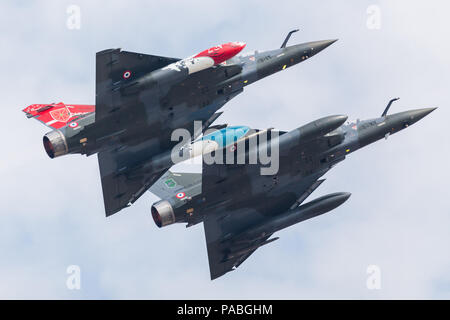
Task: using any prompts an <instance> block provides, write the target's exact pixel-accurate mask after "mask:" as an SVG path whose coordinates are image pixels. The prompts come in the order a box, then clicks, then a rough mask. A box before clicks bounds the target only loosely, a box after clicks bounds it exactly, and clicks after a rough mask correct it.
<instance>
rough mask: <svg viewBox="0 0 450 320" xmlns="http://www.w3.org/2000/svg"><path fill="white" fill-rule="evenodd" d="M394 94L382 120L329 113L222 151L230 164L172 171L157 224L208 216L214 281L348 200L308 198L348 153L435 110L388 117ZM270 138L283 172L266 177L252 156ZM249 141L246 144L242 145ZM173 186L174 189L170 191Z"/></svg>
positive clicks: (160, 190)
mask: <svg viewBox="0 0 450 320" xmlns="http://www.w3.org/2000/svg"><path fill="white" fill-rule="evenodd" d="M394 100H395V99H393V100H391V101H390V102H389V104H388V106H387V107H386V109H385V111H384V112H383V114H382V116H381V117H380V118H375V119H370V120H364V121H359V120H357V121H356V122H348V121H347V117H346V116H343V115H335V116H329V117H325V118H321V119H319V120H316V121H313V122H311V123H308V124H306V125H304V126H302V127H300V128H298V129H295V130H292V131H290V132H281V131H280V132H277V135H275V132H274V131H273V130H272V131H270V132H271V135H270V137H271V139H270V140H266V141H268V142H266V143H261V142H260V143H258V145H257V146H253V148H252V147H251V146H250V143H248V141H249V140H250V138H251V137H254V136H258V137H259V136H261V135H262V134H263V133H265V131H264V130H263V131H253V132H252V133H249V134H248V135H247V136H246V137H244V138H242V139H240V140H238V141H237V142H236V143H235V144H232V145H231V147H226V148H223V149H220V150H216V151H215V152H222V156H223V157H222V159H234V160H235V161H234V162H232V163H231V164H220V163H211V164H207V163H205V162H204V163H203V165H202V173H201V174H200V173H199V174H193V173H190V174H183V173H174V172H170V171H169V172H168V174H167V177H166V178H167V180H166V181H169V182H170V183H166V184H165V185H160V186H156V185H155V187H154V188H152V189H151V190H150V191H152V192H154V193H156V194H157V195H158V194H159V195H161V196H162V197H164V196H165V198H163V200H161V201H158V202H156V203H154V204H153V206H152V208H151V213H152V216H153V219H154V221H155V223H156V225H157V226H158V227H163V226H167V225H170V224H173V223H186V224H187V226H192V225H194V224H197V223H199V222H203V225H204V230H205V237H206V243H207V251H208V258H209V267H210V272H211V279H215V278H217V277H220V276H222V275H223V274H225V273H226V272H228V271H231V270H233V269H235V268H237V267H238V266H239V265H240V264H242V263H243V262H244V261H245V260H246V259H247V258H248V257H249V256H250V255H251V254H252V253H253V252H254V251H255V250H256V249H258V248H259V247H261V246H263V245H266V244H268V243H270V242H272V241H275V240H277V239H278V238H277V237H274V238H271V236H272V235H273V234H274V233H275V232H277V231H280V230H282V229H284V228H287V227H289V226H292V225H294V224H296V223H299V222H301V221H304V220H307V219H310V218H313V217H316V216H318V215H321V214H324V213H326V212H328V211H330V210H333V209H334V208H336V207H338V206H340V205H341V204H343V203H344V202H345V201H346V200H347V199H348V198H349V197H350V193H346V192H338V193H333V194H328V195H326V196H323V197H320V198H317V199H315V200H312V201H310V202H308V203H306V204H303V202H304V201H305V199H306V198H307V197H308V196H309V195H310V194H311V193H312V192H313V191H314V190H315V189H316V188H317V187H318V186H319V185H320V184H321V183H322V182H323V181H324V180H323V179H321V177H322V176H323V175H324V174H325V173H326V172H327V171H328V170H330V169H331V168H332V167H333V166H334V165H336V164H337V163H339V162H341V161H342V160H344V159H345V157H346V156H347V155H348V154H350V153H352V152H354V151H356V150H358V149H360V148H362V147H364V146H366V145H368V144H370V143H372V142H375V141H377V140H380V139H382V138H387V137H388V136H389V135H391V134H393V133H396V132H398V131H400V130H402V129H404V128H406V127H408V126H410V125H412V124H413V123H415V122H417V121H419V120H420V119H422V118H423V117H425V116H426V115H428V114H429V113H430V112H432V111H433V110H434V109H435V108H426V109H416V110H410V111H405V112H400V113H396V114H391V115H387V112H388V109H389V107H390V105H391V103H392V101H394ZM270 137H269V138H270ZM263 140H264V139H263ZM271 142H274V143H276V145H277V146H278V150H279V157H278V160H279V170H278V172H277V173H276V174H272V175H262V174H261V168H262V167H264V166H263V165H261V164H258V163H256V164H249V163H251V161H249V158H250V157H251V155H252V154H256V152H255V151H256V150H258V153H257V154H259V152H260V151H261V150H263V151H264V150H265V151H267V150H268V151H269V153H270V152H271V150H274V149H273V148H274V147H273V146H274V145H275V144H271ZM242 146H244V147H245V148H241V149H240V147H242ZM238 150H245V152H244V155H245V157H244V158H245V162H244V163H242V162H241V164H237V163H238V161H237V158H238V157H239V155H238ZM252 152H253V153H252ZM263 154H264V153H263ZM227 157H230V158H227ZM183 185H184V186H185V188H183V187H181V186H183ZM171 188H173V190H174V191H173V193H172V194H170V193H169V194H168V192H169V191H170V190H171Z"/></svg>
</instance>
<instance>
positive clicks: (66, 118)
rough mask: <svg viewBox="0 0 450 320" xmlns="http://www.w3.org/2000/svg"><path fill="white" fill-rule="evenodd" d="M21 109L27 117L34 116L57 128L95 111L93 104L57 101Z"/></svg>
mask: <svg viewBox="0 0 450 320" xmlns="http://www.w3.org/2000/svg"><path fill="white" fill-rule="evenodd" d="M22 111H23V112H25V113H26V115H27V118H36V119H37V120H39V121H40V122H42V123H43V124H45V125H46V126H48V127H50V128H53V129H59V128H62V127H64V126H66V125H67V124H68V123H69V122H71V121H73V120H75V119H78V118H80V117H84V116H86V115H88V114H90V113H93V112H95V106H94V105H82V104H72V105H68V104H64V103H62V102H59V103H51V104H32V105H30V106H28V107H26V108H25V109H23V110H22Z"/></svg>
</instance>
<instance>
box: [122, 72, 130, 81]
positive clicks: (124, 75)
mask: <svg viewBox="0 0 450 320" xmlns="http://www.w3.org/2000/svg"><path fill="white" fill-rule="evenodd" d="M129 77H131V71H129V70H127V71H125V72H124V73H123V78H124V79H128V78H129Z"/></svg>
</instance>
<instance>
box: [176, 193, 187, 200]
mask: <svg viewBox="0 0 450 320" xmlns="http://www.w3.org/2000/svg"><path fill="white" fill-rule="evenodd" d="M175 197H177V198H178V199H183V198H184V197H186V193H184V192H178V193H177V194H176V196H175Z"/></svg>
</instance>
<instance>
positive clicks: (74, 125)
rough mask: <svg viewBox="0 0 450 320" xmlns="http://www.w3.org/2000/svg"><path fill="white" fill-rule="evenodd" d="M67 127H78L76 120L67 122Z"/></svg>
mask: <svg viewBox="0 0 450 320" xmlns="http://www.w3.org/2000/svg"><path fill="white" fill-rule="evenodd" d="M69 127H71V128H76V127H78V122H71V123H69Z"/></svg>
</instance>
